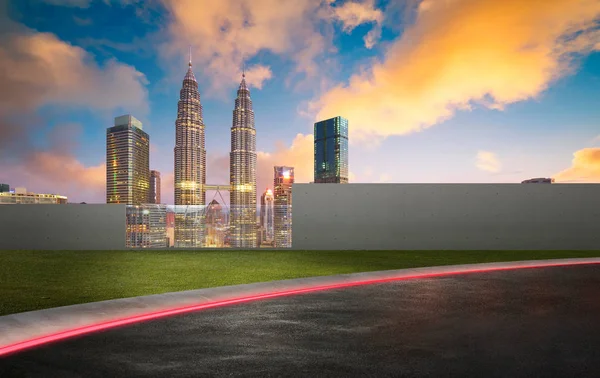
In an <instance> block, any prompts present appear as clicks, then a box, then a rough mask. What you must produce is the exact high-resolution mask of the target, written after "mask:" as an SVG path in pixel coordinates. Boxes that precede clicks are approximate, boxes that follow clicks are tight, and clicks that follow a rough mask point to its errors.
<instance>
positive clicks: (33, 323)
mask: <svg viewBox="0 0 600 378" xmlns="http://www.w3.org/2000/svg"><path fill="white" fill-rule="evenodd" d="M579 264H600V258H583V259H557V260H538V261H520V262H499V263H487V264H470V265H453V266H438V267H425V268H413V269H401V270H388V271H378V272H366V273H355V274H343V275H336V276H325V277H312V278H302V279H292V280H284V281H273V282H262V283H254V284H247V285H236V286H224V287H217V288H209V289H199V290H190V291H182V292H175V293H167V294H158V295H149V296H143V297H135V298H124V299H116V300H109V301H102V302H94V303H86V304H80V305H73V306H64V307H57V308H51V309H46V310H40V311H31V312H24V313H18V314H13V315H7V316H2V317H0V356H1V355H3V354H7V353H10V352H14V351H18V350H22V349H26V348H27V347H31V346H35V345H40V344H43V343H45V342H47V341H49V340H58V339H62V338H66V337H69V336H75V335H78V334H85V333H89V332H93V331H97V330H100V329H105V328H109V327H111V326H117V325H124V324H131V323H136V322H140V321H144V320H149V319H153V318H157V317H162V316H168V315H172V314H180V313H186V312H192V311H196V310H199V309H201V308H203V306H204V307H205V308H208V307H217V306H219V305H224V304H232V303H239V302H245V301H249V300H254V299H260V297H262V298H269V297H277V296H284V295H289V294H295V293H299V292H311V291H318V290H326V289H332V288H339V287H344V286H355V285H360V284H365V283H376V282H386V281H392V280H402V279H411V278H413V279H414V278H424V277H432V276H444V275H452V274H464V273H469V272H472V273H475V272H485V271H498V270H507V269H517V268H533V267H544V266H563V265H579ZM257 297H258V298H257ZM99 323H104V325H100V326H98V324H99ZM107 323H108V324H107ZM59 333H64V334H63V335H57V334H59ZM44 338H45V339H44Z"/></svg>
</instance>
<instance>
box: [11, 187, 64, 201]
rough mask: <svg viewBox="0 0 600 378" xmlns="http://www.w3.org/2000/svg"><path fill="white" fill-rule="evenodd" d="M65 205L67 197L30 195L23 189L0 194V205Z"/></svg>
mask: <svg viewBox="0 0 600 378" xmlns="http://www.w3.org/2000/svg"><path fill="white" fill-rule="evenodd" d="M66 203H67V197H65V196H61V195H58V194H40V193H31V192H28V191H27V189H25V188H16V189H15V190H14V191H5V192H0V205H34V204H49V205H50V204H51V205H64V204H66Z"/></svg>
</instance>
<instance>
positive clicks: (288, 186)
mask: <svg viewBox="0 0 600 378" xmlns="http://www.w3.org/2000/svg"><path fill="white" fill-rule="evenodd" d="M274 173H275V175H274V176H275V177H274V180H273V187H274V188H275V190H274V193H273V194H274V210H275V214H274V217H273V218H274V219H273V220H274V231H275V232H274V234H275V235H274V239H275V240H274V241H275V243H274V247H275V248H290V247H291V246H292V185H293V184H294V168H293V167H274Z"/></svg>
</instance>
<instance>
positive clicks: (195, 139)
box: [174, 49, 206, 247]
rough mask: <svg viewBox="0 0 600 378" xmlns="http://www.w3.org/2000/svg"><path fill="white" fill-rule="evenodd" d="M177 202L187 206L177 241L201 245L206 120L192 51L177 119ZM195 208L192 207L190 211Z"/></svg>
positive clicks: (182, 244)
mask: <svg viewBox="0 0 600 378" xmlns="http://www.w3.org/2000/svg"><path fill="white" fill-rule="evenodd" d="M174 152H175V205H193V207H191V208H190V207H189V206H188V207H185V206H179V209H182V212H184V210H183V209H185V212H184V215H182V216H179V217H177V216H176V219H175V242H176V246H179V247H201V246H202V239H203V238H202V230H201V226H200V227H199V225H198V219H197V217H198V216H199V215H197V214H196V210H197V209H198V208H199V207H200V206H203V205H205V201H206V192H205V190H204V185H205V184H206V149H205V137H204V120H203V119H202V104H201V103H200V92H199V91H198V82H197V81H196V77H195V76H194V72H192V54H191V49H190V59H189V63H188V70H187V73H186V74H185V77H184V78H183V85H182V88H181V90H180V91H179V102H178V103H177V120H176V121H175V151H174ZM190 209H192V210H193V211H191V212H190V211H189V210H190Z"/></svg>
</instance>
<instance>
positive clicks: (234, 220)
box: [229, 74, 257, 248]
mask: <svg viewBox="0 0 600 378" xmlns="http://www.w3.org/2000/svg"><path fill="white" fill-rule="evenodd" d="M229 175H230V183H231V192H230V204H231V218H230V230H231V239H230V240H231V246H232V247H234V248H256V247H257V242H256V129H255V128H254V111H253V110H252V99H251V98H250V90H249V89H248V87H247V85H246V75H245V74H242V81H241V83H240V86H239V88H238V91H237V98H236V99H235V108H234V109H233V122H232V126H231V153H230V157H229Z"/></svg>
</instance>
